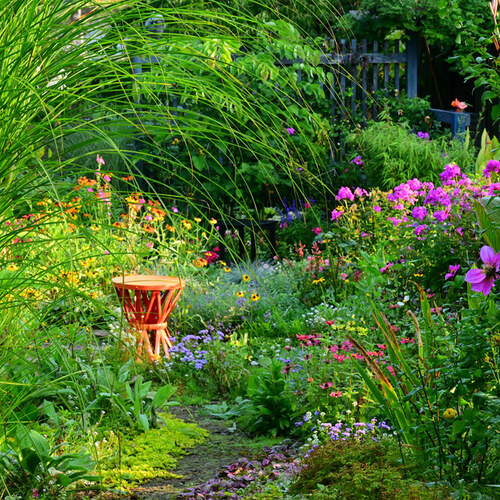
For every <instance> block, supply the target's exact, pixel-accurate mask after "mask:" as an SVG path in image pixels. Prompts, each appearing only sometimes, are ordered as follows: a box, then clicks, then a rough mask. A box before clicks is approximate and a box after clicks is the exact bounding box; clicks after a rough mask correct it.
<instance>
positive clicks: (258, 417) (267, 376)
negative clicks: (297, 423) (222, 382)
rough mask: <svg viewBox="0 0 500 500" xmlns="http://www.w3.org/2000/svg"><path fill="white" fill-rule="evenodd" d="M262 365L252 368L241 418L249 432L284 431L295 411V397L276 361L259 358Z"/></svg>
mask: <svg viewBox="0 0 500 500" xmlns="http://www.w3.org/2000/svg"><path fill="white" fill-rule="evenodd" d="M261 364H263V365H264V366H263V367H262V368H258V369H256V370H255V371H254V372H253V373H252V375H251V376H250V377H249V379H248V386H247V396H248V398H249V399H250V402H249V403H248V406H247V409H246V414H245V416H244V418H243V421H244V422H245V425H246V426H248V429H249V430H250V431H251V432H255V433H257V434H265V433H270V434H271V435H272V436H277V435H278V434H280V435H282V434H286V433H287V432H289V431H290V429H291V428H292V425H293V422H294V420H293V419H294V415H296V414H297V406H296V400H295V398H294V397H293V394H292V393H291V391H290V389H289V387H287V384H286V381H285V377H284V375H283V373H282V364H281V363H280V362H278V361H277V360H273V359H268V360H267V362H263V361H261Z"/></svg>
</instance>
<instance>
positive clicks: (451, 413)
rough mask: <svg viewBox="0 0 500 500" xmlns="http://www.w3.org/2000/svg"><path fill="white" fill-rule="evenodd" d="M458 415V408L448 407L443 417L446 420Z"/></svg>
mask: <svg viewBox="0 0 500 500" xmlns="http://www.w3.org/2000/svg"><path fill="white" fill-rule="evenodd" d="M456 416H457V410H454V409H453V408H448V409H447V410H445V412H444V413H443V418H444V419H445V420H451V419H453V418H455V417H456Z"/></svg>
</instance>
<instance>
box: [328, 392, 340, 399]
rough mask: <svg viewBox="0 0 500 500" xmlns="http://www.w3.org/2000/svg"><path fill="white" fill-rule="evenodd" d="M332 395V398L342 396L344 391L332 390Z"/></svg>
mask: <svg viewBox="0 0 500 500" xmlns="http://www.w3.org/2000/svg"><path fill="white" fill-rule="evenodd" d="M330 397H331V398H341V397H342V393H341V392H340V391H333V392H330Z"/></svg>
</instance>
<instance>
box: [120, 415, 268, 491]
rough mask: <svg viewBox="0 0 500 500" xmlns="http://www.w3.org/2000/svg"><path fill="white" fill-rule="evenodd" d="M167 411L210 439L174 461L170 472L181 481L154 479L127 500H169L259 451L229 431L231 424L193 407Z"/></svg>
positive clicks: (248, 441) (233, 431) (239, 432)
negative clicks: (198, 429)
mask: <svg viewBox="0 0 500 500" xmlns="http://www.w3.org/2000/svg"><path fill="white" fill-rule="evenodd" d="M170 411H171V413H173V414H174V415H175V416H177V417H179V418H181V419H183V420H185V421H186V422H196V423H197V424H198V425H199V426H200V427H202V428H204V429H207V430H208V431H209V433H210V435H209V437H208V438H207V440H206V442H205V443H204V444H203V445H201V446H198V447H196V448H194V449H193V450H192V452H191V453H190V454H189V455H186V456H184V457H181V458H180V459H179V460H178V466H177V469H176V470H175V471H173V472H175V473H176V474H179V475H182V478H181V479H158V480H154V481H150V482H149V483H145V484H142V485H140V486H138V487H137V488H134V489H133V491H132V495H131V496H130V497H129V499H130V500H167V499H171V500H173V499H175V498H176V496H177V495H178V493H180V492H181V491H183V490H185V489H187V488H190V487H192V486H196V485H199V484H203V483H205V482H206V481H208V480H209V479H211V478H214V477H216V476H217V474H218V473H219V471H220V470H221V469H222V468H223V467H224V466H227V465H229V464H231V463H232V462H234V461H236V460H237V459H238V458H240V457H242V456H245V457H249V456H252V455H255V454H256V453H257V452H258V451H259V450H258V449H256V448H255V447H253V448H252V446H251V444H252V440H251V439H250V438H249V437H248V436H247V435H246V434H245V433H243V432H242V431H240V430H238V429H233V424H232V422H225V421H222V420H217V419H214V418H211V417H209V416H206V415H203V414H202V412H200V410H199V409H198V408H196V407H191V408H189V407H172V408H170Z"/></svg>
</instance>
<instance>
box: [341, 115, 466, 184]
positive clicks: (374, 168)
mask: <svg viewBox="0 0 500 500" xmlns="http://www.w3.org/2000/svg"><path fill="white" fill-rule="evenodd" d="M351 140H352V143H353V145H354V148H355V151H356V152H357V153H358V154H360V155H361V156H362V157H363V161H364V162H365V170H366V176H367V180H368V183H369V185H371V186H381V187H384V188H393V187H395V186H397V185H398V184H401V183H403V182H406V180H408V179H413V178H419V179H420V180H421V181H427V182H435V183H436V182H438V181H439V174H440V173H441V172H442V171H443V169H444V165H445V164H447V163H457V164H459V165H461V167H462V168H463V169H464V170H465V171H466V172H467V171H470V170H471V168H472V165H473V164H474V159H473V149H472V148H471V147H469V146H468V145H467V144H465V145H464V144H462V143H460V142H459V141H458V140H453V141H451V142H450V143H448V141H447V139H446V138H444V137H443V138H436V139H433V140H430V141H426V140H423V139H420V138H419V137H417V136H416V135H414V134H411V133H410V130H409V129H408V128H407V127H405V126H402V125H396V124H393V123H391V122H378V123H371V124H369V125H368V126H367V127H366V129H364V130H362V131H360V132H359V133H358V134H356V136H355V137H352V139H351ZM443 153H447V156H446V157H444V156H443Z"/></svg>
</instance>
